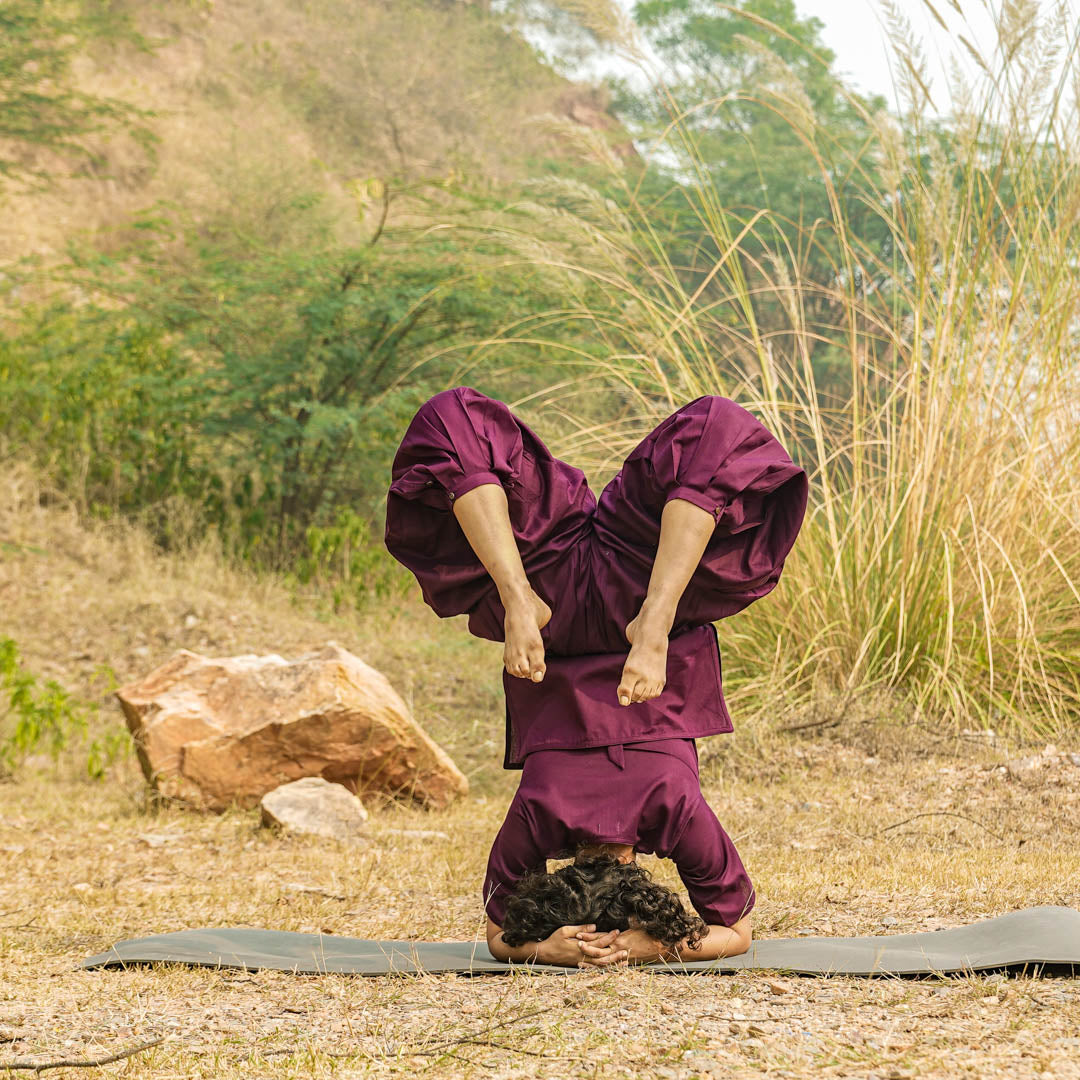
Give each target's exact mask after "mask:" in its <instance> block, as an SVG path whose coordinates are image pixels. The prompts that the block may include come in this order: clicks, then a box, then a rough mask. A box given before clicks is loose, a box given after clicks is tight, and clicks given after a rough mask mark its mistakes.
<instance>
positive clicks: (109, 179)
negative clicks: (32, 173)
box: [0, 0, 634, 259]
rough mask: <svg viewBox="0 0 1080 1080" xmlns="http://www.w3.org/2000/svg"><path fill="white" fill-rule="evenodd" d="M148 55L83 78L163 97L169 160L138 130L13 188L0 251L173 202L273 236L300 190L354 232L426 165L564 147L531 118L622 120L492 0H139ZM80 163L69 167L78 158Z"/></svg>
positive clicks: (446, 173)
mask: <svg viewBox="0 0 1080 1080" xmlns="http://www.w3.org/2000/svg"><path fill="white" fill-rule="evenodd" d="M127 6H128V7H129V8H130V10H131V12H132V14H133V16H134V19H135V22H136V25H137V26H138V28H139V30H140V31H141V32H142V33H143V34H144V35H145V36H146V37H147V38H148V39H149V40H150V41H152V42H153V43H155V47H154V48H153V49H152V51H150V52H148V53H141V52H139V51H138V50H136V49H134V48H132V47H128V46H123V47H120V48H117V49H110V48H108V47H106V46H103V45H101V44H99V45H97V46H96V47H95V48H94V50H93V52H92V53H88V54H86V55H84V56H82V57H81V59H80V61H79V63H78V64H77V65H76V72H75V74H76V78H77V80H78V83H79V85H80V86H81V87H82V88H83V89H85V90H87V91H91V92H93V93H96V94H102V95H107V96H109V97H114V98H120V99H123V100H125V101H128V102H131V103H133V104H135V105H138V106H139V107H141V108H144V109H148V110H150V111H151V112H152V116H151V118H150V120H149V126H150V127H151V129H152V130H153V132H154V134H155V135H156V136H157V139H158V143H157V149H156V157H157V161H156V164H154V163H152V162H151V161H150V159H149V158H148V157H147V155H146V154H145V153H144V152H143V151H142V149H140V148H139V146H138V145H137V144H136V143H135V142H134V141H132V140H131V139H129V138H127V137H126V136H120V135H116V136H114V137H112V138H110V139H109V140H108V141H105V142H102V143H101V144H100V149H101V150H102V151H103V160H102V161H101V163H100V164H97V165H90V164H85V165H83V164H80V165H79V166H78V168H77V169H76V170H75V171H74V173H72V168H73V167H72V166H71V164H70V163H68V169H67V172H68V175H66V176H63V175H61V177H60V178H59V179H58V182H57V183H56V184H55V186H54V187H53V188H52V189H51V190H49V191H47V192H45V193H41V192H38V193H28V192H17V191H13V190H10V189H9V190H8V191H7V192H6V193H5V195H4V199H5V203H6V205H4V206H3V213H0V259H4V258H12V257H19V256H23V255H29V254H38V255H43V256H46V257H48V256H50V255H54V254H56V253H57V252H59V251H61V250H62V249H63V246H64V243H65V241H66V240H67V239H68V238H69V237H71V236H72V235H74V234H76V233H79V232H84V231H90V232H97V231H98V230H107V229H108V228H110V227H114V226H117V225H118V224H120V223H122V222H124V221H126V220H127V219H128V218H129V216H130V215H131V214H132V213H133V212H135V211H137V210H139V209H142V208H144V207H147V206H149V205H152V204H154V203H156V202H158V201H165V202H167V203H170V204H174V205H177V206H181V207H183V208H184V209H185V210H187V211H189V212H191V213H194V214H195V215H196V216H198V217H200V218H202V219H204V220H207V221H210V222H212V221H214V220H215V219H228V220H229V221H230V222H231V223H233V224H235V226H236V227H238V228H241V229H244V228H247V229H250V230H251V231H252V232H253V233H254V234H256V235H260V232H259V230H260V227H261V226H263V225H264V224H265V222H266V220H267V219H268V218H269V217H270V216H271V215H272V212H273V209H274V207H275V206H277V205H280V203H281V202H282V201H283V200H288V199H291V198H295V197H298V196H300V195H306V194H308V193H312V192H314V193H316V194H318V195H320V196H322V197H323V199H324V205H325V208H326V211H327V213H328V215H330V217H331V219H332V220H333V222H334V224H335V228H336V229H337V230H338V232H339V234H340V238H341V239H343V240H348V239H350V238H353V239H359V238H366V237H369V236H370V235H371V234H372V232H373V231H374V230H375V229H376V228H377V227H378V225H379V223H380V221H381V220H382V218H383V214H384V210H385V209H386V208H385V206H384V203H383V199H382V192H383V191H384V190H386V191H387V192H388V193H389V196H390V198H389V202H390V207H389V212H390V215H391V220H393V215H394V214H395V213H396V212H398V211H399V210H400V209H401V208H403V207H404V206H405V205H407V199H403V198H402V197H401V196H403V195H404V194H405V193H407V191H408V190H409V189H410V187H411V186H412V185H416V184H417V183H419V182H421V181H424V180H432V179H435V180H446V179H451V180H455V181H460V180H461V178H462V177H464V176H468V177H469V178H470V179H469V182H470V184H473V185H478V186H479V187H481V188H484V187H489V186H495V185H498V184H501V183H505V182H507V181H511V180H513V179H514V178H516V177H519V176H522V175H524V174H525V172H526V171H527V170H528V168H529V162H530V161H532V160H534V159H535V158H536V157H537V156H540V155H545V154H558V153H559V152H560V147H559V145H558V143H557V141H553V136H552V135H551V134H550V133H545V131H544V130H543V127H542V126H538V125H536V124H534V123H532V122H531V118H533V117H536V116H539V115H543V114H547V113H554V114H556V115H559V116H562V117H564V118H566V119H568V120H570V121H571V122H573V123H576V124H582V125H585V126H588V127H594V128H602V129H605V130H610V131H611V136H610V137H611V139H612V141H613V142H614V143H615V144H616V145H617V147H618V149H619V151H620V152H621V153H623V154H624V155H627V154H629V155H633V153H634V151H633V148H632V146H631V145H630V144H629V142H628V141H627V140H626V136H625V133H620V132H619V130H618V125H617V124H615V122H614V121H613V120H612V119H611V117H610V116H609V115H608V113H607V112H606V100H605V97H604V94H603V92H602V91H601V90H599V89H597V88H593V87H589V86H584V85H577V84H572V83H568V82H567V81H566V80H564V79H562V78H561V77H559V76H558V75H556V74H555V73H554V72H552V71H551V70H549V69H548V68H547V67H545V66H544V64H543V63H541V62H540V61H539V60H538V59H537V57H536V55H535V54H534V53H533V51H532V50H531V48H530V47H529V46H528V45H527V44H526V43H525V42H524V41H522V40H521V39H520V38H519V37H517V36H515V35H513V34H511V33H509V32H508V31H506V30H505V29H503V27H502V26H501V25H500V24H499V22H498V21H497V20H496V19H495V18H493V17H492V16H490V15H488V14H486V13H485V12H484V11H483V10H482V6H478V5H472V4H466V3H460V2H443V0H394V2H393V3H385V2H380V0H347V2H334V0H311V2H309V3H305V4H303V5H298V4H292V3H288V2H285V0H268V2H258V3H256V2H252V0H239V2H233V3H228V4H216V3H214V2H213V0H202V2H195V3H183V2H179V0H167V2H165V3H162V4H148V3H144V2H139V0H127ZM62 172H63V169H61V173H62Z"/></svg>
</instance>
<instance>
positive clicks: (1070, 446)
mask: <svg viewBox="0 0 1080 1080" xmlns="http://www.w3.org/2000/svg"><path fill="white" fill-rule="evenodd" d="M597 3H599V0H597ZM593 6H596V5H593ZM600 6H603V5H602V4H601V5H600ZM720 7H723V5H720ZM954 7H955V5H954ZM727 10H728V11H729V12H730V13H731V14H732V15H733V16H735V17H740V18H744V19H746V20H747V26H748V28H755V27H756V28H758V29H761V28H762V27H765V28H766V29H769V24H767V23H766V22H765V20H763V19H761V18H760V17H758V16H756V15H753V14H749V13H747V12H744V11H736V10H735V9H734V8H731V9H727ZM884 11H885V16H886V24H887V27H888V34H889V38H890V41H891V45H892V49H893V52H894V54H895V64H894V70H895V71H896V72H897V73H898V74H897V79H896V88H897V98H898V105H897V107H896V108H895V109H892V110H886V109H883V108H880V107H879V106H880V102H877V103H870V102H868V101H867V99H864V98H862V97H860V96H858V95H856V94H854V93H852V92H850V91H847V90H844V91H843V92H844V93H845V95H846V98H847V107H849V108H850V109H851V110H853V111H854V112H855V113H857V114H858V115H859V117H860V118H861V122H862V123H863V124H864V125H865V129H866V131H867V132H868V135H867V137H866V138H865V139H864V140H863V141H862V142H861V143H860V144H859V145H858V146H857V147H855V148H854V149H852V147H851V145H850V140H848V141H843V140H841V139H839V138H838V137H836V136H835V133H834V131H833V130H831V129H830V127H829V126H828V125H826V124H824V123H822V122H821V120H820V118H819V117H818V116H817V115H816V114H815V112H814V109H813V107H812V104H811V102H810V99H809V97H808V95H807V94H806V93H805V92H804V90H803V87H802V85H801V83H800V80H799V78H798V76H797V75H796V73H795V72H794V70H793V69H792V67H791V65H790V64H787V63H785V62H784V61H783V60H781V59H780V58H779V57H775V56H774V57H771V58H770V56H769V55H767V49H765V48H764V47H763V46H761V45H760V43H759V42H756V41H755V42H751V41H750V40H749V39H748V41H747V47H748V48H751V47H752V48H755V49H756V50H757V51H758V53H759V54H760V56H761V58H762V63H763V65H764V70H765V71H766V72H767V78H765V79H763V80H761V81H759V82H758V83H757V85H756V86H755V87H754V89H753V90H752V91H751V90H740V91H737V92H733V93H729V94H726V95H724V96H722V97H717V98H714V99H711V100H704V99H702V100H700V101H697V102H693V103H691V104H690V105H687V104H686V102H685V100H684V101H683V102H682V103H681V104H680V103H679V102H678V101H677V100H676V98H675V97H674V96H672V95H671V94H670V93H669V91H668V90H667V88H666V87H665V84H664V82H663V80H662V79H661V78H660V77H659V76H656V75H653V76H652V78H653V82H652V87H653V93H654V95H655V98H656V100H657V101H658V102H660V103H662V104H663V105H664V106H665V107H666V109H667V115H668V123H667V125H666V128H665V129H664V130H663V131H662V132H661V133H660V135H659V137H658V138H657V139H656V141H655V143H654V160H655V161H658V162H660V163H662V164H663V165H664V166H665V167H666V169H667V175H668V177H669V178H670V180H671V184H670V187H671V189H672V191H676V192H677V193H678V194H677V198H678V199H680V200H682V202H681V204H680V205H681V207H682V213H683V220H684V221H686V220H688V221H689V228H684V229H683V231H682V233H681V235H680V240H679V243H677V244H675V245H673V244H672V242H671V236H670V232H669V231H667V226H666V222H667V221H668V218H669V216H670V215H668V211H667V209H666V208H665V207H666V206H667V207H669V206H670V205H671V201H670V200H668V202H667V203H666V204H665V203H664V202H663V201H662V200H660V199H658V198H656V197H655V186H654V188H653V189H651V190H650V191H648V192H646V184H647V176H648V174H649V170H646V171H644V172H643V174H642V176H641V177H638V178H629V177H627V174H626V172H625V170H623V169H622V168H621V167H620V166H619V164H618V163H617V162H616V161H615V160H614V159H613V158H612V157H611V155H610V152H609V151H608V149H607V147H606V145H604V144H603V142H602V140H601V139H600V138H599V137H598V136H597V135H596V133H590V132H582V131H581V130H580V129H579V130H578V131H577V132H576V133H574V132H569V131H568V134H569V135H574V134H576V136H577V137H578V138H579V139H580V140H581V141H582V146H583V150H584V152H586V153H587V154H589V155H590V156H591V157H592V158H593V160H596V161H601V162H603V161H608V162H610V164H611V170H612V171H611V177H612V184H613V186H614V187H616V188H617V189H618V191H619V194H618V196H617V197H616V198H614V199H613V198H610V197H607V198H602V197H600V195H599V194H598V193H597V192H596V191H594V190H591V189H589V188H587V187H586V186H584V185H582V184H580V183H576V182H575V183H569V182H567V181H563V180H547V181H543V182H539V183H537V184H536V185H534V188H533V192H532V196H533V197H532V198H531V201H529V202H528V203H523V204H522V205H521V206H519V208H518V210H519V212H520V216H519V217H517V218H515V219H509V218H504V219H502V220H501V221H499V222H498V223H496V224H494V225H493V226H492V227H493V228H497V229H499V230H500V231H501V232H502V233H503V234H504V235H506V236H509V237H512V238H515V240H516V242H517V243H518V244H519V246H520V249H521V251H522V252H523V254H525V255H527V257H528V258H529V259H530V260H532V261H533V262H534V263H535V264H538V265H542V266H544V267H546V268H547V269H548V271H549V272H550V273H552V274H556V275H561V276H562V278H563V279H564V280H565V281H566V282H568V283H569V284H570V286H571V287H572V288H577V289H578V290H579V295H581V296H582V297H584V296H585V294H586V290H587V292H588V296H589V302H588V303H587V304H586V303H581V304H579V305H577V306H576V307H575V306H574V305H570V306H569V307H568V308H566V309H563V310H560V311H551V312H547V313H544V314H542V315H539V316H537V317H536V318H534V319H531V320H527V321H525V322H522V323H520V324H518V325H516V326H514V327H511V328H508V330H507V332H506V333H505V334H504V335H502V337H501V339H500V341H487V342H484V343H483V344H482V345H481V346H480V347H479V349H478V351H477V355H482V354H484V353H486V352H487V351H488V350H490V349H492V348H497V347H499V345H500V343H501V341H505V340H507V339H510V340H513V341H515V342H518V343H520V342H527V341H531V342H535V343H550V336H549V328H550V326H551V325H552V324H553V323H560V324H565V323H567V322H570V323H572V324H573V325H575V326H577V327H578V328H579V330H580V341H581V343H582V344H581V347H580V350H578V351H577V352H576V353H575V356H576V360H577V362H578V363H579V365H580V378H579V380H578V381H577V382H576V384H574V385H569V386H562V387H559V388H558V389H557V390H554V391H553V392H552V393H551V394H550V395H549V398H548V404H549V406H550V407H551V408H552V409H554V410H556V411H557V412H560V413H561V415H562V416H563V417H564V419H566V420H567V421H568V422H572V420H573V418H574V416H575V408H574V407H573V404H572V403H573V401H574V399H575V396H577V395H580V394H582V393H584V392H586V391H588V390H590V389H591V388H592V387H593V386H595V385H597V383H598V382H604V383H606V384H608V385H609V386H610V385H612V384H614V385H615V386H616V387H617V388H618V390H619V392H620V394H621V395H622V398H623V401H624V408H623V410H622V413H621V418H618V417H617V418H616V419H614V420H612V421H611V422H609V423H605V424H602V425H595V424H594V425H589V426H585V425H584V424H580V423H579V424H577V425H576V431H575V434H574V435H572V436H570V437H568V438H566V439H564V440H563V442H562V443H561V444H560V445H558V446H557V449H558V450H560V451H562V452H564V453H575V454H581V453H582V452H583V451H586V450H588V451H591V452H592V455H593V458H594V460H595V461H596V462H597V463H598V464H600V463H606V464H609V465H610V464H611V463H613V462H617V461H618V459H619V456H620V455H621V454H622V453H623V452H625V450H626V449H628V447H629V446H631V445H632V444H633V443H634V442H635V441H636V439H637V438H639V437H640V436H641V435H642V434H643V433H644V431H645V430H647V429H648V427H649V426H650V425H651V424H653V423H654V422H655V421H656V420H657V419H658V418H659V417H661V416H663V415H665V414H666V413H668V412H669V411H670V410H671V409H673V408H674V407H676V406H678V405H679V404H680V403H682V402H683V401H686V400H688V399H690V398H693V397H695V396H697V395H700V394H722V395H726V396H730V397H733V398H735V399H736V400H737V401H739V402H740V403H741V404H743V405H744V406H745V407H747V408H748V409H750V410H751V411H752V412H754V413H755V414H756V415H757V416H759V417H760V418H761V419H762V420H763V421H764V422H765V423H766V424H767V425H768V426H769V427H770V428H771V429H772V430H773V431H775V432H776V433H777V434H778V436H779V437H780V439H781V441H782V442H783V443H784V444H785V446H787V447H788V449H789V450H790V451H791V452H792V454H793V456H794V457H796V459H797V460H799V462H800V463H801V464H803V465H804V467H806V469H807V471H808V473H809V474H810V477H811V504H810V507H809V509H808V512H807V517H806V520H805V523H804V526H803V530H802V533H801V535H800V538H799V540H798V542H797V544H796V546H795V549H794V551H793V553H792V555H791V556H790V557H789V559H788V562H787V564H786V567H785V570H784V576H783V579H782V582H781V584H780V586H779V587H778V590H777V594H776V595H774V596H772V597H770V598H768V599H766V600H764V601H763V602H761V603H759V604H756V605H755V606H754V607H753V608H752V609H751V610H750V612H748V613H747V614H746V615H745V616H740V617H738V618H736V619H734V620H732V621H730V622H728V623H725V624H724V625H723V626H721V642H722V647H723V648H724V654H725V674H726V681H727V685H728V686H729V688H730V689H731V696H732V697H733V698H735V699H736V700H737V701H738V703H739V705H740V711H742V713H743V714H744V715H746V714H747V713H750V712H754V711H755V710H756V711H757V712H758V713H760V714H766V713H767V714H768V715H776V709H777V701H778V699H779V700H780V701H781V702H783V703H785V705H786V708H785V709H784V712H785V714H786V715H788V716H790V715H791V713H792V712H793V711H796V710H801V709H804V708H806V707H808V706H809V705H810V704H811V703H813V702H815V701H817V700H821V695H832V696H835V695H840V696H841V698H848V697H850V696H851V695H855V694H860V693H862V692H864V691H866V690H869V689H875V690H880V691H884V692H886V693H887V694H889V695H894V696H895V700H896V701H897V702H898V703H899V715H901V716H902V717H904V718H905V719H906V718H911V719H917V718H922V720H923V721H924V722H931V723H934V724H937V725H942V726H947V725H955V726H959V727H971V726H976V727H994V728H997V729H999V730H1007V731H1009V732H1010V733H1011V734H1014V735H1020V736H1031V737H1035V736H1038V737H1045V736H1047V735H1049V734H1052V733H1060V732H1062V731H1064V730H1066V729H1068V728H1073V729H1075V728H1076V726H1077V725H1078V723H1080V427H1078V423H1077V422H1078V420H1080V365H1078V363H1077V344H1078V340H1077V339H1078V334H1080V260H1078V259H1077V258H1076V252H1077V251H1078V250H1080V169H1078V168H1077V165H1078V152H1077V151H1078V145H1077V139H1078V136H1077V133H1078V132H1080V117H1078V115H1077V105H1076V93H1075V91H1076V89H1077V87H1080V59H1078V56H1077V49H1076V36H1075V35H1076V29H1075V27H1074V26H1073V25H1072V24H1071V23H1070V22H1069V21H1068V19H1067V11H1066V10H1065V9H1064V8H1062V9H1061V10H1056V11H1055V12H1052V13H1051V14H1050V15H1049V16H1047V17H1046V18H1042V17H1041V16H1040V15H1039V12H1038V7H1037V5H1034V4H1025V3H1015V4H1006V5H1004V9H1003V13H1002V15H1001V17H1000V19H999V23H998V38H999V40H998V45H997V48H996V50H995V52H994V54H993V55H992V56H982V55H979V54H978V53H976V52H975V50H974V49H973V48H972V47H971V46H970V45H968V44H967V42H965V43H964V45H965V46H966V47H967V48H968V49H969V50H970V51H971V53H972V55H973V56H974V57H975V60H976V62H977V64H978V66H979V74H978V77H977V78H974V79H968V80H966V81H965V80H964V79H963V78H962V77H961V76H960V75H959V74H956V73H955V72H954V74H953V77H952V86H951V95H952V100H953V107H952V111H951V113H950V114H949V115H947V116H945V117H944V118H942V117H941V116H938V115H936V112H935V109H934V107H933V105H932V103H931V100H930V90H929V85H928V83H929V80H928V78H927V73H926V70H927V69H926V63H925V61H924V59H923V57H922V55H921V53H920V51H919V48H918V46H917V45H916V44H915V43H914V42H913V41H912V39H911V35H910V32H909V28H908V27H907V25H906V23H905V21H904V19H903V18H902V17H901V16H900V15H899V13H898V12H897V11H895V10H893V9H891V8H890V7H888V6H887V5H886V6H885V7H884ZM599 25H600V23H599V22H597V26H599ZM772 30H773V31H775V33H776V34H777V35H778V36H780V37H782V36H783V30H782V29H781V28H779V27H772ZM619 35H621V37H620V36H619ZM616 37H617V38H618V40H617V41H616V44H619V45H621V47H622V48H623V49H624V50H626V51H627V52H629V54H630V55H633V56H636V57H637V59H638V60H639V61H640V63H641V64H642V68H643V70H646V71H648V65H647V62H646V61H645V60H644V59H643V58H642V53H641V52H640V50H638V49H637V46H636V44H635V41H634V40H633V38H632V37H631V36H629V35H628V34H627V33H626V28H625V25H623V26H622V27H621V28H620V29H619V30H618V31H617V34H616ZM811 59H812V58H811ZM750 96H752V97H753V99H754V100H753V103H754V105H755V106H756V107H758V108H761V109H765V110H770V111H771V113H772V114H773V115H775V116H778V117H781V118H783V119H784V121H785V122H786V124H787V126H788V129H789V133H790V138H791V139H792V140H796V141H797V142H798V143H799V144H800V145H801V146H802V147H804V148H805V149H806V151H807V152H808V155H809V158H810V160H811V161H812V162H813V164H814V168H815V169H816V172H817V175H816V176H815V177H814V182H815V183H820V184H821V185H823V187H824V191H825V194H826V196H827V206H828V212H827V213H825V214H822V215H819V216H817V217H816V218H815V219H814V220H805V219H802V220H791V219H786V220H781V219H780V218H779V216H778V214H777V213H776V212H775V211H774V210H771V209H770V208H769V207H768V205H766V204H764V201H763V205H761V206H760V207H755V206H753V205H749V206H747V205H745V204H744V205H742V206H739V207H732V206H731V205H730V204H729V205H725V204H724V203H723V201H722V200H721V199H720V197H719V195H718V192H717V190H716V185H715V182H714V177H715V175H716V174H715V172H712V171H710V167H709V163H708V162H707V161H705V160H704V158H703V155H702V151H701V148H700V138H699V136H700V131H701V127H700V125H699V120H700V117H701V116H703V115H706V114H707V115H709V116H714V117H720V118H721V120H722V118H723V114H724V111H725V110H728V109H733V108H736V107H738V106H739V105H740V104H745V103H746V101H747V99H748V98H749V97H750ZM549 122H550V123H552V124H555V123H557V121H555V120H550V121H549ZM646 194H648V197H646ZM748 198H750V199H752V198H753V195H752V194H751V195H749V196H748ZM856 219H857V220H858V227H855V224H854V222H855V220H856ZM868 223H869V224H868ZM823 265H824V266H825V267H826V272H824V273H822V272H821V267H822V266H823ZM562 347H563V349H564V351H566V346H565V344H564V345H563V346H562ZM598 355H602V359H598ZM824 360H827V361H828V364H829V367H828V370H829V371H831V372H833V373H834V375H836V376H837V377H836V378H834V379H830V381H829V383H828V385H822V384H821V377H820V373H821V371H822V363H823V361H824Z"/></svg>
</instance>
